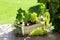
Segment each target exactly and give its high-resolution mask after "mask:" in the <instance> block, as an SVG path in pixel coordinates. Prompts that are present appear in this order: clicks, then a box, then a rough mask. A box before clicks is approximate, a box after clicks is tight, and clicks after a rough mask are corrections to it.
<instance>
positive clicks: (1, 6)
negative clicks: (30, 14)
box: [0, 0, 37, 24]
mask: <svg viewBox="0 0 60 40" xmlns="http://www.w3.org/2000/svg"><path fill="white" fill-rule="evenodd" d="M36 3H37V0H0V24H9V23H13V22H14V20H15V18H16V14H17V10H18V8H20V7H21V8H22V9H24V10H27V9H28V8H29V7H31V6H33V5H35V4H36Z"/></svg>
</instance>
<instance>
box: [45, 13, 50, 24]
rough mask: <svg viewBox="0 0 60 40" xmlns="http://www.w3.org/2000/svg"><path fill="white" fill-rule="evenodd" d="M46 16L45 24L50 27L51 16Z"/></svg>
mask: <svg viewBox="0 0 60 40" xmlns="http://www.w3.org/2000/svg"><path fill="white" fill-rule="evenodd" d="M45 14H46V20H45V22H46V25H48V24H49V22H50V14H49V12H46V13H45Z"/></svg>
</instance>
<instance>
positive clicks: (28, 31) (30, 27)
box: [22, 24, 43, 34]
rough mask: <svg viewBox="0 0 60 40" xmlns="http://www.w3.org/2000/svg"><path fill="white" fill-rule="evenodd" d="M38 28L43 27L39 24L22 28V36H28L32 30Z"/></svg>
mask: <svg viewBox="0 0 60 40" xmlns="http://www.w3.org/2000/svg"><path fill="white" fill-rule="evenodd" d="M39 27H43V25H41V24H34V25H31V26H24V28H23V30H22V32H23V34H29V33H30V32H32V31H33V30H34V29H36V28H39Z"/></svg>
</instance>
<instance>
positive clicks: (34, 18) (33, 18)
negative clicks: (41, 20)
mask: <svg viewBox="0 0 60 40" xmlns="http://www.w3.org/2000/svg"><path fill="white" fill-rule="evenodd" d="M36 18H37V14H36V13H34V12H33V13H32V14H31V21H32V22H35V21H36Z"/></svg>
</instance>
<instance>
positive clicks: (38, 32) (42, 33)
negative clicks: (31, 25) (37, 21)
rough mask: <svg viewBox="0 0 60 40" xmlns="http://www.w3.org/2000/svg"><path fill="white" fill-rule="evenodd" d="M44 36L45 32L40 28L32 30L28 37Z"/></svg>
mask: <svg viewBox="0 0 60 40" xmlns="http://www.w3.org/2000/svg"><path fill="white" fill-rule="evenodd" d="M44 34H47V31H46V30H43V29H42V28H37V29H35V30H33V31H32V32H31V33H30V34H29V35H30V36H34V35H44Z"/></svg>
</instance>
